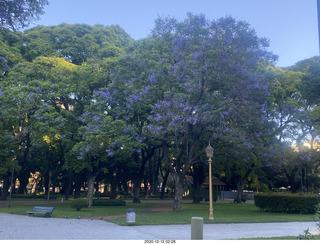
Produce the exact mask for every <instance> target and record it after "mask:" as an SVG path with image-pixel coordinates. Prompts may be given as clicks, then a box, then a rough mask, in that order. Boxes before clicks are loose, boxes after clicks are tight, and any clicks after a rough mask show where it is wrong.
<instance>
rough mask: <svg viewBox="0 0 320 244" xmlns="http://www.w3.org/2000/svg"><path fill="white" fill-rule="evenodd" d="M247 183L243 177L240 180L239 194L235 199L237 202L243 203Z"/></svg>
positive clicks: (238, 184) (238, 185)
mask: <svg viewBox="0 0 320 244" xmlns="http://www.w3.org/2000/svg"><path fill="white" fill-rule="evenodd" d="M245 184H246V179H241V180H239V181H238V183H237V195H236V199H235V200H234V202H235V203H241V202H242V201H243V200H244V199H243V190H244V186H245Z"/></svg>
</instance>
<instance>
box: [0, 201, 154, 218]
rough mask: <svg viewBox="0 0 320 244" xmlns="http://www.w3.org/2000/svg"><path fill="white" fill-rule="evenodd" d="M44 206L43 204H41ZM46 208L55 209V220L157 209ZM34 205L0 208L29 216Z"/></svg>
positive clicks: (144, 206)
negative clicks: (128, 210) (130, 210)
mask: <svg viewBox="0 0 320 244" xmlns="http://www.w3.org/2000/svg"><path fill="white" fill-rule="evenodd" d="M41 205H42V204H41ZM45 206H50V207H54V208H55V209H54V211H53V213H52V215H51V216H52V217H54V218H64V217H67V218H78V216H81V218H90V217H96V216H113V215H121V214H126V211H127V209H128V208H134V209H135V210H136V212H141V211H146V210H148V209H150V208H153V207H155V206H154V205H151V204H137V203H127V204H126V206H112V207H103V206H94V207H91V208H83V209H81V211H76V210H75V209H73V208H71V204H70V203H63V204H61V203H54V204H50V203H48V204H46V205H45ZM33 207H34V205H21V206H12V207H11V208H7V207H3V208H0V212H2V213H11V214H19V215H28V214H27V212H28V211H31V210H32V209H33Z"/></svg>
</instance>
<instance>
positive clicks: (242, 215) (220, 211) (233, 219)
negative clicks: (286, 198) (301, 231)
mask: <svg viewBox="0 0 320 244" xmlns="http://www.w3.org/2000/svg"><path fill="white" fill-rule="evenodd" d="M192 217H202V218H203V220H204V223H207V224H208V223H267V222H296V221H297V222H300V221H314V215H312V214H281V213H270V212H261V211H260V210H259V208H257V207H256V206H255V205H254V204H250V203H246V204H232V203H216V204H214V209H213V217H214V222H212V221H210V220H209V219H208V217H209V206H208V204H184V205H183V207H182V211H181V212H172V211H170V212H164V213H154V214H148V215H138V216H136V223H135V224H136V225H169V224H190V222H191V218H192ZM108 221H110V222H112V223H116V224H119V225H126V218H125V217H121V218H114V219H110V220H108Z"/></svg>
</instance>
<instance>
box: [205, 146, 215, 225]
mask: <svg viewBox="0 0 320 244" xmlns="http://www.w3.org/2000/svg"><path fill="white" fill-rule="evenodd" d="M205 150H206V154H207V157H208V161H209V204H210V205H209V220H214V219H213V207H212V175H211V163H212V157H213V147H212V146H211V145H210V142H209V145H208V146H207V147H206V149H205Z"/></svg>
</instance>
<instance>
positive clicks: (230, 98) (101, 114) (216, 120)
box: [0, 5, 320, 211]
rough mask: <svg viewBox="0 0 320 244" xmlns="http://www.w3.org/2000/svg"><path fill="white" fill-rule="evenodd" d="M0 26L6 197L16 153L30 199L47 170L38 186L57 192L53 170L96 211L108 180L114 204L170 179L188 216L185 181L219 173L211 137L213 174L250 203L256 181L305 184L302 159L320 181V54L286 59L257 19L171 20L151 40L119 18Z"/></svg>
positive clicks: (160, 23) (0, 171) (65, 188)
mask: <svg viewBox="0 0 320 244" xmlns="http://www.w3.org/2000/svg"><path fill="white" fill-rule="evenodd" d="M41 6H42V5H41ZM0 32H1V35H0V43H1V46H0V56H1V57H3V59H1V58H0V68H1V71H2V72H1V76H0V82H1V86H0V138H1V141H0V144H1V145H0V146H1V148H3V149H0V180H1V179H2V180H3V182H4V184H3V185H4V191H3V192H7V190H8V188H9V186H8V184H7V183H6V182H9V179H10V176H11V174H10V170H11V167H10V162H11V160H12V156H13V155H12V152H15V154H16V155H17V158H16V160H17V165H18V166H17V167H16V172H15V177H16V178H18V179H19V182H20V188H19V190H20V192H21V193H24V192H26V190H27V189H26V186H27V185H28V179H29V177H30V173H32V174H34V173H36V172H39V175H40V176H39V177H40V178H38V180H39V182H38V185H41V186H44V187H46V188H48V183H49V178H50V175H51V176H52V178H53V182H52V185H54V186H56V187H59V188H60V190H61V192H63V193H64V194H65V196H66V197H68V196H69V195H70V193H72V191H73V189H74V191H75V197H77V196H79V193H80V189H81V187H82V188H85V189H87V199H88V201H89V205H90V206H91V204H92V199H93V196H94V191H95V189H97V188H98V185H99V184H98V183H105V184H109V185H111V193H110V196H111V197H113V198H114V197H116V192H117V191H118V192H119V191H124V192H127V193H128V192H129V189H128V188H129V186H130V187H131V189H130V192H131V193H132V195H133V199H134V201H135V202H139V197H140V194H139V193H140V190H141V183H142V182H143V183H144V186H145V187H144V190H145V191H148V185H151V184H152V187H150V189H151V188H152V189H153V190H154V192H158V191H156V190H155V189H160V187H159V185H160V184H159V181H161V182H162V183H163V185H164V187H165V186H167V185H169V182H171V188H172V190H173V191H174V211H180V210H181V206H182V197H183V194H184V193H185V191H184V188H183V187H184V180H185V177H186V175H194V181H196V180H198V181H199V182H198V183H199V184H201V183H202V182H203V180H204V176H205V175H206V174H207V165H206V161H207V158H206V156H205V153H204V148H205V147H206V146H207V145H208V143H209V142H210V143H211V145H213V147H214V149H215V153H214V164H213V165H214V167H213V174H214V175H215V176H217V177H219V178H220V179H222V180H224V181H225V182H226V183H227V185H228V188H230V189H236V190H237V191H238V195H237V197H236V201H238V202H241V200H242V198H243V196H242V192H243V190H244V189H245V188H246V187H249V185H251V186H253V185H254V187H255V188H259V187H262V186H264V187H269V188H272V187H277V186H278V185H279V184H284V183H286V184H287V185H291V186H292V187H293V189H295V190H297V186H296V185H297V179H298V177H302V176H303V174H302V173H301V174H300V175H299V174H298V173H299V166H301V165H303V166H301V170H302V168H303V170H304V175H305V177H309V176H310V178H311V177H314V181H313V183H312V184H311V183H310V184H309V183H308V187H307V189H309V188H310V189H311V186H312V188H314V189H315V188H317V187H319V181H317V180H316V175H317V174H318V171H319V161H318V151H317V148H316V146H314V145H315V144H314V142H315V141H316V140H317V138H318V135H319V133H318V128H319V125H320V123H319V121H320V120H319V118H320V117H319V107H318V106H319V101H318V97H317V95H316V94H317V93H316V91H317V89H318V85H317V82H318V76H317V74H318V70H319V68H320V67H319V62H315V61H314V60H318V59H314V60H313V59H310V60H306V61H301V62H300V63H298V64H297V65H296V66H293V67H290V68H289V69H281V68H278V67H275V65H274V61H275V60H276V56H275V55H274V54H272V53H271V52H270V51H268V45H269V43H268V41H267V40H266V39H265V38H260V37H258V36H257V34H256V32H255V31H254V29H252V28H251V27H250V25H249V24H248V23H246V22H243V21H237V20H235V19H233V18H232V17H225V18H220V19H217V20H208V19H207V18H206V17H205V16H204V15H202V14H199V15H195V14H192V13H189V14H188V15H187V17H186V19H185V20H183V21H177V20H176V19H174V18H158V19H156V21H155V26H154V29H153V30H152V31H151V35H150V37H148V38H145V39H142V40H138V41H134V40H132V39H131V38H130V37H129V35H128V34H127V33H125V31H124V30H123V29H122V28H121V27H119V26H101V25H96V26H89V25H85V24H82V25H80V24H76V25H69V24H61V25H58V26H50V27H45V26H37V27H34V28H32V29H29V30H26V31H25V32H24V33H19V32H13V31H11V30H9V29H5V28H2V29H0ZM307 140H309V141H311V142H312V143H311V144H310V145H312V147H311V148H310V149H311V151H306V150H305V151H303V150H302V149H303V148H304V147H303V143H305V142H306V141H307ZM293 144H296V145H297V148H299V149H300V150H299V152H297V150H296V149H294V148H292V147H291V146H292V145H293ZM297 159H299V160H297ZM200 171H201V172H200ZM195 174H197V176H199V177H195ZM198 174H199V175H198ZM169 175H170V177H169ZM275 175H278V177H274V176H275ZM308 179H309V178H308ZM200 181H202V182H200ZM308 182H309V181H308ZM195 184H197V183H195ZM309 186H310V187H309ZM164 187H163V189H164ZM46 191H48V189H46ZM2 198H3V199H4V198H5V196H4V195H2Z"/></svg>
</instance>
